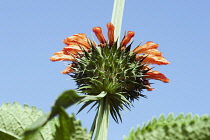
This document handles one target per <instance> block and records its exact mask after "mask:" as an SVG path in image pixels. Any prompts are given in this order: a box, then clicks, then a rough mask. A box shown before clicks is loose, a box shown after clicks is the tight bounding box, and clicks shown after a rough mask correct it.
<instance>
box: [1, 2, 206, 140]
mask: <svg viewBox="0 0 210 140" xmlns="http://www.w3.org/2000/svg"><path fill="white" fill-rule="evenodd" d="M209 5H210V1H209V0H202V1H198V0H195V1H191V0H184V1H183V0H176V1H168V0H162V1H155V0H151V1H141V0H133V1H128V0H127V1H126V3H125V11H124V18H123V26H122V33H124V32H125V31H130V30H131V31H134V32H135V37H134V43H133V45H134V46H133V48H134V47H135V46H137V45H138V44H139V43H140V42H141V41H143V43H145V42H146V41H154V42H155V43H158V44H159V46H160V47H159V50H161V51H162V52H163V55H164V57H165V58H166V59H167V60H169V61H170V64H169V65H166V66H155V68H154V69H155V70H159V71H160V72H162V73H164V74H165V75H166V76H167V77H168V78H170V79H171V82H170V83H168V84H165V83H162V82H160V81H152V82H153V83H155V84H153V85H152V86H153V87H154V88H155V90H154V91H152V92H147V91H145V92H144V94H146V95H147V97H148V99H144V98H142V99H140V101H136V102H135V103H134V107H133V108H132V109H131V110H132V111H123V112H122V116H123V123H121V124H116V123H115V122H114V121H113V120H112V119H110V125H109V140H113V139H114V140H120V139H122V136H123V135H126V136H128V134H129V132H130V129H131V128H132V127H135V128H136V126H137V125H138V124H139V125H142V123H143V122H147V121H148V120H151V118H152V117H153V116H159V115H160V114H161V113H164V114H166V115H167V114H169V113H171V112H174V114H175V115H177V114H179V113H180V112H183V113H185V114H186V113H189V112H192V113H193V114H199V115H202V114H210V110H209V105H210V103H209V99H210V91H209V88H208V86H209V84H208V82H209V79H208V78H209V73H208V72H209V71H210V65H209V53H210V42H209V37H210V16H209V13H210V9H209ZM112 7H113V1H111V0H110V1H98V0H91V1H85V0H83V1H82V0H77V1H73V0H64V1H56V0H51V1H41V0H36V1H32V0H28V1H18V2H17V1H15V0H10V1H6V0H2V1H0V18H1V22H0V49H1V55H0V63H1V68H0V77H1V78H0V95H1V98H0V102H1V103H6V102H10V103H13V102H14V101H16V102H18V103H20V104H22V105H23V104H28V105H30V106H36V107H37V108H39V109H42V110H43V111H44V112H48V111H49V110H50V107H51V106H52V104H53V102H54V100H55V99H56V97H57V96H58V95H59V94H60V93H61V92H62V91H64V90H67V89H75V88H76V85H75V83H74V81H72V80H70V77H68V76H67V75H62V74H61V73H60V71H62V70H63V69H64V68H65V63H64V62H51V61H50V60H49V57H50V56H52V54H53V53H54V52H56V51H59V50H61V49H62V48H63V47H64V46H65V45H64V44H63V43H62V40H63V39H64V38H66V37H68V36H71V35H73V34H76V33H85V34H87V36H89V37H90V38H91V37H92V36H91V31H92V27H95V26H100V27H102V28H104V33H106V23H108V22H110V20H111V15H112ZM78 109H79V107H71V108H69V109H68V112H69V113H72V112H74V113H76V112H77V110H78ZM86 111H87V110H86ZM86 111H83V112H82V113H80V114H79V115H78V116H77V117H78V118H79V119H80V120H81V121H82V124H83V126H84V127H86V128H87V129H89V128H90V126H91V123H92V119H93V117H94V113H95V111H91V112H90V113H88V114H86Z"/></svg>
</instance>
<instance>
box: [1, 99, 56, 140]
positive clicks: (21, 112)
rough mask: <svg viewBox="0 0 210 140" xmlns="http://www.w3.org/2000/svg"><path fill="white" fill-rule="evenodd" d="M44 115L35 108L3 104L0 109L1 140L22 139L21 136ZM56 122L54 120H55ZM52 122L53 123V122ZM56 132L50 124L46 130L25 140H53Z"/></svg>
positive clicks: (16, 104) (41, 130) (43, 129)
mask: <svg viewBox="0 0 210 140" xmlns="http://www.w3.org/2000/svg"><path fill="white" fill-rule="evenodd" d="M42 115H43V112H42V111H41V110H37V109H36V108H35V107H31V108H30V107H29V106H28V105H24V107H22V106H21V105H19V104H18V103H14V105H12V104H9V103H7V104H2V106H1V107H0V138H1V140H15V139H21V136H22V134H23V132H24V130H25V129H26V127H28V126H29V125H30V124H31V123H33V122H34V121H36V120H37V119H38V118H39V117H40V116H42ZM53 121H54V120H53ZM53 121H52V122H53ZM54 131H55V127H54V126H53V125H52V123H49V124H48V125H46V126H45V127H44V128H42V129H40V130H39V131H38V133H36V134H35V135H33V137H32V135H29V137H25V140H27V139H30V140H51V139H53V136H52V134H53V133H54Z"/></svg>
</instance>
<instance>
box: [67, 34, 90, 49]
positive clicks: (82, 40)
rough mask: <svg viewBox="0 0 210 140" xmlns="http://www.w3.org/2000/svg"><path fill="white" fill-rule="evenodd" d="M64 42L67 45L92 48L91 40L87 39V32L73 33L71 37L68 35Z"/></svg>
mask: <svg viewBox="0 0 210 140" xmlns="http://www.w3.org/2000/svg"><path fill="white" fill-rule="evenodd" d="M63 42H64V43H65V44H66V45H72V44H74V45H77V46H78V45H79V46H81V47H83V48H86V49H89V48H91V46H90V44H89V40H88V39H87V37H86V35H85V34H82V33H80V34H75V35H72V36H70V37H67V38H66V39H64V40H63Z"/></svg>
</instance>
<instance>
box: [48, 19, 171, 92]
mask: <svg viewBox="0 0 210 140" xmlns="http://www.w3.org/2000/svg"><path fill="white" fill-rule="evenodd" d="M107 28H108V41H106V40H105V38H104V35H103V33H102V29H101V27H94V28H93V32H94V33H95V35H96V37H97V38H98V40H99V42H100V44H99V45H98V46H100V47H101V48H104V47H105V46H106V45H108V46H109V47H112V46H113V45H114V44H115V42H114V29H115V27H114V26H113V24H112V23H108V24H107ZM134 35H135V33H134V32H133V31H128V32H127V35H126V36H125V37H124V38H123V39H122V41H121V43H120V47H121V51H123V50H124V49H125V48H126V46H127V44H128V43H129V42H130V40H131V39H132V37H134ZM63 42H64V43H65V44H66V45H67V46H66V47H64V48H63V50H61V51H59V52H56V53H54V56H52V57H51V58H50V60H52V61H75V62H76V61H77V59H79V58H81V57H82V56H83V55H84V52H85V51H86V52H91V51H92V46H97V45H96V44H95V43H94V42H93V41H91V40H89V39H88V38H87V37H86V35H85V34H82V33H80V34H76V35H73V36H71V37H67V38H66V39H64V40H63ZM107 42H108V43H107ZM157 48H158V44H156V43H154V42H152V41H148V42H146V43H145V44H144V45H141V46H137V47H136V48H135V49H134V50H133V51H132V52H133V54H134V55H135V61H141V63H142V64H143V65H144V66H143V68H142V69H143V70H144V71H146V73H144V75H145V76H144V77H143V80H144V81H143V83H144V84H145V85H146V87H147V90H149V91H151V90H153V88H151V87H150V84H149V79H155V80H160V81H162V82H165V83H168V82H169V81H170V80H169V79H168V78H167V77H166V76H165V75H164V74H162V73H160V72H158V71H155V70H151V68H150V67H149V66H148V65H149V64H157V65H166V64H169V61H167V60H166V59H165V58H164V57H163V56H162V53H161V52H160V51H158V50H157ZM74 67H75V65H74V64H70V65H69V66H68V67H67V68H66V69H65V70H64V71H62V73H63V74H68V73H71V72H74Z"/></svg>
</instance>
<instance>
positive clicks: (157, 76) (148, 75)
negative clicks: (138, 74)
mask: <svg viewBox="0 0 210 140" xmlns="http://www.w3.org/2000/svg"><path fill="white" fill-rule="evenodd" d="M145 75H146V76H145V78H149V79H155V80H160V81H162V82H165V83H168V82H169V81H170V79H168V78H167V77H166V76H165V75H164V74H162V73H160V72H159V71H154V70H151V72H148V73H146V74H145Z"/></svg>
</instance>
